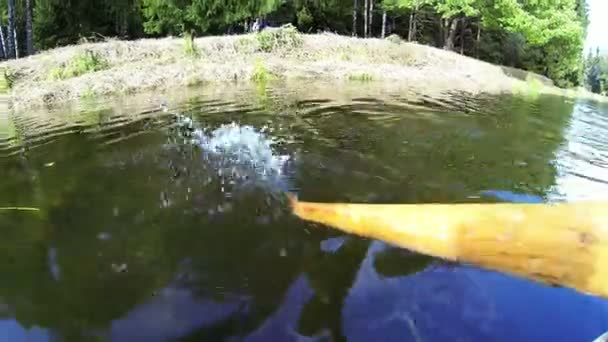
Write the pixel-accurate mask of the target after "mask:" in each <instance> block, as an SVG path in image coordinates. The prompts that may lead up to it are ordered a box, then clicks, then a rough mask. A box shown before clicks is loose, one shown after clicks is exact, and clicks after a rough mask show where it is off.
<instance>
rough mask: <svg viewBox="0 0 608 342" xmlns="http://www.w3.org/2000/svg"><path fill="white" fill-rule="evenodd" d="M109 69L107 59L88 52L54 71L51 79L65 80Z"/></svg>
mask: <svg viewBox="0 0 608 342" xmlns="http://www.w3.org/2000/svg"><path fill="white" fill-rule="evenodd" d="M107 68H108V62H106V60H105V59H103V58H102V57H101V56H100V55H99V54H97V53H95V52H93V51H90V50H87V51H85V52H84V53H82V54H80V55H77V56H75V57H74V58H72V60H70V61H69V62H68V63H67V64H65V65H63V66H60V67H57V68H54V69H52V70H51V74H50V77H51V79H54V80H63V79H66V78H71V77H76V76H80V75H84V74H86V73H90V72H95V71H100V70H104V69H107Z"/></svg>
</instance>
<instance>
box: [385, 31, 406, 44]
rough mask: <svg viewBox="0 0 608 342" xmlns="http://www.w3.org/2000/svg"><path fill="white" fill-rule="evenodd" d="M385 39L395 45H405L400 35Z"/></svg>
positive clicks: (392, 35)
mask: <svg viewBox="0 0 608 342" xmlns="http://www.w3.org/2000/svg"><path fill="white" fill-rule="evenodd" d="M385 39H386V40H388V41H389V42H391V43H394V44H401V43H403V39H401V37H399V35H398V34H394V33H393V34H391V35H390V36H388V37H386V38H385Z"/></svg>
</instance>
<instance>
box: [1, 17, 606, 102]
mask: <svg viewBox="0 0 608 342" xmlns="http://www.w3.org/2000/svg"><path fill="white" fill-rule="evenodd" d="M1 70H4V72H3V73H2V74H3V75H2V76H4V77H2V78H3V79H2V82H1V83H4V85H5V86H4V90H5V96H7V97H8V99H9V101H10V103H11V108H12V110H15V111H22V110H27V109H34V108H44V107H54V106H58V105H61V104H64V103H66V102H71V101H74V100H79V99H87V98H96V97H106V96H109V95H124V94H133V93H140V92H148V91H151V90H158V91H163V90H175V89H176V88H179V87H189V86H195V85H196V86H200V85H203V86H205V85H213V86H216V87H226V86H231V84H234V83H235V82H236V83H243V82H254V83H264V82H268V81H274V80H283V81H292V80H304V81H306V80H324V81H347V82H376V81H378V82H388V83H398V84H400V85H401V86H406V87H407V88H408V89H411V90H413V91H415V92H419V93H423V94H429V95H433V94H440V93H446V92H461V93H465V94H467V95H479V94H490V95H494V94H496V95H498V94H517V93H523V94H524V95H525V94H528V93H532V94H533V95H535V94H536V95H537V94H543V93H548V94H557V95H565V96H570V97H580V96H583V97H588V98H590V99H594V100H597V101H602V102H603V101H606V100H607V99H608V98H606V97H603V96H599V95H598V96H594V95H595V94H591V93H588V92H586V91H576V90H566V89H561V88H556V87H554V86H551V85H549V84H551V81H550V80H548V79H546V78H544V77H543V76H540V75H536V74H533V73H530V72H526V71H521V70H517V69H515V70H517V74H519V75H518V78H516V77H513V72H512V71H513V69H510V68H506V67H501V66H497V65H493V64H490V63H487V62H483V61H480V60H476V59H474V58H471V57H467V56H462V55H459V54H457V53H454V52H450V51H445V50H441V49H437V48H434V47H430V46H425V45H418V44H415V43H407V42H403V41H401V40H400V39H398V37H394V36H391V37H389V38H387V39H377V38H368V39H363V38H353V37H344V36H338V35H335V34H327V33H323V34H300V33H298V32H297V31H295V29H292V28H289V27H288V28H285V27H283V28H273V29H267V30H265V31H262V32H261V33H257V34H246V35H232V36H216V37H203V38H196V39H193V40H188V39H183V38H161V39H142V40H137V41H119V40H109V41H106V42H100V43H85V44H80V45H73V46H66V47H61V48H57V49H53V50H49V51H45V52H42V53H40V54H38V55H34V56H30V57H27V58H23V59H19V60H11V61H5V62H2V63H0V71H1ZM522 75H523V76H522ZM523 77H525V79H526V80H525V81H524V80H522V79H521V78H523ZM0 88H1V87H0ZM586 93H588V94H586Z"/></svg>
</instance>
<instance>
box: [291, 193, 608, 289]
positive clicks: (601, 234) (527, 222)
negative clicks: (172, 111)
mask: <svg viewBox="0 0 608 342" xmlns="http://www.w3.org/2000/svg"><path fill="white" fill-rule="evenodd" d="M291 205H292V208H293V211H294V213H295V214H296V215H297V216H299V217H300V218H302V219H305V220H309V221H314V222H318V223H322V224H325V225H328V226H332V227H335V228H337V229H340V230H342V231H344V232H347V233H352V234H356V235H359V236H364V237H370V238H374V239H378V240H382V241H385V242H387V243H389V244H393V245H396V246H399V247H403V248H407V249H410V250H413V251H416V252H419V253H423V254H428V255H432V256H435V257H439V258H443V259H448V260H453V261H459V262H463V263H469V264H473V265H477V266H481V267H484V268H488V269H493V270H497V271H502V272H505V273H509V274H513V275H517V276H521V277H524V278H528V279H532V280H535V281H539V282H543V283H546V284H552V285H560V286H567V287H571V288H574V289H576V290H578V291H581V292H585V293H589V294H594V295H598V296H602V297H606V298H608V244H607V242H608V203H574V204H555V205H548V204H514V203H499V204H490V203H488V204H406V205H400V204H391V205H383V204H342V203H335V204H334V203H330V204H327V203H310V202H299V201H297V200H295V199H293V198H292V199H291Z"/></svg>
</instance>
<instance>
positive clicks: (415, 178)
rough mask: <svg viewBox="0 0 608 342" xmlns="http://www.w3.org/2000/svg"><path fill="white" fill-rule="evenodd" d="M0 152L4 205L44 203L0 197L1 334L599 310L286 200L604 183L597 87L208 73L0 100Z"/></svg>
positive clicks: (283, 333)
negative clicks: (526, 90)
mask: <svg viewBox="0 0 608 342" xmlns="http://www.w3.org/2000/svg"><path fill="white" fill-rule="evenodd" d="M161 104H162V105H161ZM0 156H1V157H0V172H1V176H2V177H1V178H0V207H12V206H19V207H32V208H38V209H40V211H24V210H23V211H16V210H4V211H0V336H2V337H1V338H0V340H2V341H342V340H348V341H416V342H418V341H581V342H583V341H585V342H586V341H588V342H591V341H592V340H593V339H594V338H596V337H597V336H599V335H600V334H602V333H603V332H605V331H607V330H608V300H603V299H600V298H596V297H593V296H588V295H584V294H581V293H577V292H575V291H574V290H571V289H565V288H554V287H547V286H543V285H540V284H536V283H533V282H530V281H526V280H522V279H518V278H514V277H510V276H507V275H504V274H500V273H496V272H491V271H487V270H481V269H478V268H475V267H470V266H466V265H457V264H446V263H443V262H441V261H438V260H434V259H432V258H429V257H425V256H422V255H416V254H413V253H410V252H408V251H405V250H401V249H396V248H393V247H391V246H387V245H385V244H383V243H381V242H378V241H371V240H367V239H361V238H358V237H354V236H345V235H343V234H341V233H339V232H338V231H336V230H332V229H328V228H327V227H323V226H320V225H315V224H310V223H307V222H302V221H300V220H299V219H297V218H296V217H294V216H293V215H291V214H290V212H289V210H288V208H287V205H286V201H285V198H284V192H286V191H290V192H293V193H296V194H297V195H298V197H299V198H300V199H302V200H307V201H328V202H334V201H343V202H365V203H426V202H442V203H456V202H497V201H516V202H529V201H533V202H538V201H546V202H556V201H574V200H579V199H588V198H602V197H604V198H608V185H607V184H608V171H607V168H608V107H606V106H603V107H602V106H601V105H598V104H594V103H591V102H586V101H583V100H567V99H563V98H559V97H549V96H534V95H530V96H527V97H477V98H463V97H460V96H458V95H457V94H435V95H432V96H431V95H428V96H420V95H416V94H415V93H413V92H410V91H408V90H407V89H393V88H388V87H384V86H380V85H377V84H374V83H351V84H343V85H331V84H317V83H310V84H299V85H297V84H296V85H275V86H257V87H237V86H234V87H226V86H224V87H221V88H211V87H203V88H202V89H189V90H184V91H183V92H176V93H173V94H166V95H164V96H161V95H148V96H139V97H135V96H133V97H124V98H121V99H113V100H111V101H98V102H92V101H89V102H86V101H85V102H83V103H80V104H78V105H74V106H71V107H66V108H62V109H61V110H49V111H40V112H25V113H12V114H6V113H2V114H0ZM429 229H432V227H429Z"/></svg>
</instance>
